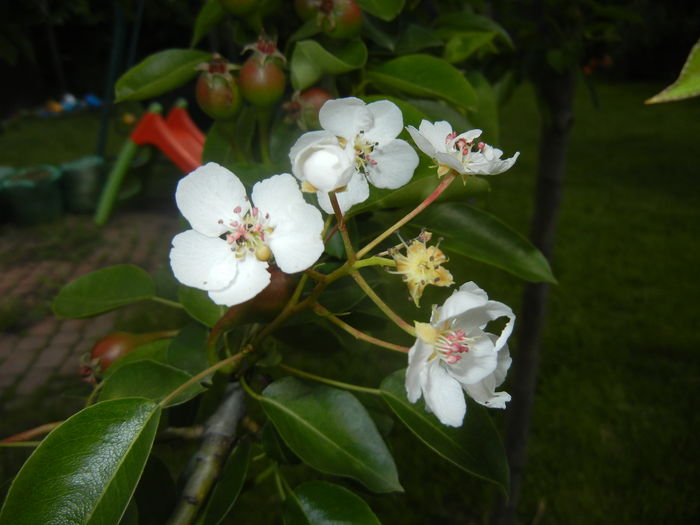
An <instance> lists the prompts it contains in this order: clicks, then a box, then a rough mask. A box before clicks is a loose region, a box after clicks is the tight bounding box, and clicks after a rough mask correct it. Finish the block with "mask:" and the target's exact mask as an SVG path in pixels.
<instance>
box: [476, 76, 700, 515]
mask: <svg viewBox="0 0 700 525" xmlns="http://www.w3.org/2000/svg"><path fill="white" fill-rule="evenodd" d="M658 87H659V86H652V85H616V86H607V85H603V86H600V100H601V107H600V108H597V109H596V108H594V107H592V104H591V102H590V100H589V99H588V98H587V97H586V94H585V92H584V91H583V90H581V91H580V93H579V97H578V99H577V111H576V119H577V120H576V124H575V127H574V130H573V133H572V138H571V148H570V153H569V169H568V173H567V181H566V189H565V192H564V198H563V207H562V213H561V218H560V222H559V227H558V235H557V244H556V253H555V256H554V261H553V266H554V270H555V273H556V275H557V278H558V280H559V286H557V287H554V288H553V289H552V294H551V305H550V317H549V323H548V327H547V330H546V332H545V335H544V342H543V349H542V350H543V356H542V362H541V370H540V381H539V386H538V391H537V399H536V405H535V417H534V421H533V435H532V440H531V444H530V449H529V468H528V471H527V474H526V477H525V480H524V483H525V489H524V495H523V502H522V505H521V509H520V511H521V517H522V519H523V521H524V522H529V521H531V520H532V519H533V517H534V516H536V515H538V513H539V518H540V520H541V521H540V523H572V524H573V523H581V524H583V523H659V522H662V523H677V522H683V521H686V520H691V519H692V518H696V519H697V517H698V515H699V513H700V504H699V502H698V499H697V490H698V485H699V483H698V480H700V464H699V462H698V459H700V458H699V457H698V452H697V447H696V446H694V445H693V443H694V433H693V430H694V429H697V428H698V423H700V418H699V417H698V408H699V407H698V401H697V395H693V393H692V392H693V391H697V390H696V389H697V387H698V382H699V381H700V358H699V356H698V352H697V348H698V344H699V343H700V335H699V334H698V331H697V330H695V329H694V323H695V322H696V321H695V319H696V317H697V313H698V307H697V306H695V305H694V298H697V297H698V295H699V294H700V281H699V280H698V276H697V266H698V255H699V248H698V244H697V231H698V227H699V226H700V213H699V211H698V198H697V196H698V187H699V185H698V181H697V178H696V177H697V162H696V160H695V158H694V155H693V153H692V152H693V151H694V149H695V147H696V144H697V140H698V137H700V120H699V119H698V116H699V115H700V103H699V101H697V100H691V101H687V102H682V103H676V104H667V105H659V106H652V107H648V106H643V105H642V101H643V100H644V99H645V98H647V97H648V96H649V94H651V93H654V92H655V90H656V89H657V88H658ZM530 96H531V94H530V93H529V91H527V90H525V91H523V90H521V91H520V92H519V93H518V95H517V98H516V99H515V100H514V101H512V103H511V104H510V106H509V107H508V109H507V111H506V114H505V116H504V121H505V122H504V126H503V130H504V132H503V134H504V146H505V148H504V149H505V150H506V151H510V150H512V149H516V148H522V149H524V150H525V151H524V153H523V155H522V157H521V161H522V162H520V161H519V166H518V169H517V170H516V171H514V172H513V173H511V174H509V175H508V176H504V177H502V178H499V179H498V181H497V182H495V183H494V191H493V193H492V195H491V197H490V198H489V201H488V203H487V206H488V208H489V209H490V210H491V211H493V212H495V213H497V214H498V215H499V216H501V217H504V218H506V219H507V220H508V222H509V223H511V224H513V225H515V226H516V227H519V229H521V230H522V231H523V232H526V231H527V226H526V225H527V220H528V217H529V214H530V209H529V206H528V204H529V203H528V202H523V199H522V197H520V196H521V195H530V194H531V193H532V185H533V177H532V173H533V169H534V166H535V165H534V158H533V157H532V155H533V154H532V153H531V152H532V151H533V150H532V149H531V146H532V145H533V140H532V133H533V130H534V129H536V124H535V122H536V119H535V118H534V115H533V113H532V111H533V110H532V106H531V104H530V103H529V100H530ZM522 138H525V143H524V145H523V142H522V140H521V139H522ZM484 284H486V283H484ZM492 284H493V289H494V291H495V290H497V289H498V287H499V279H498V277H494V278H493V282H492ZM487 289H489V288H487ZM504 294H507V295H508V297H509V298H511V299H510V300H512V301H515V303H514V304H516V305H517V300H518V299H517V297H516V296H514V295H513V294H512V293H511V292H510V291H508V290H504ZM514 359H517V349H516V352H514ZM538 509H539V510H538Z"/></svg>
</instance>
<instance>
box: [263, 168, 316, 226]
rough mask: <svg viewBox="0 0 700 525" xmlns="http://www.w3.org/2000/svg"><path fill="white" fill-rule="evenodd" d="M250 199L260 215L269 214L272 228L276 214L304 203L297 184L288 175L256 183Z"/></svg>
mask: <svg viewBox="0 0 700 525" xmlns="http://www.w3.org/2000/svg"><path fill="white" fill-rule="evenodd" d="M250 198H251V200H252V201H253V205H254V206H255V207H256V208H258V210H260V213H262V214H263V215H265V214H266V213H269V214H270V218H271V220H270V223H271V224H272V225H273V226H274V225H275V222H274V219H275V217H276V216H277V213H276V212H284V210H285V209H286V208H288V207H290V206H293V205H296V204H301V203H303V202H304V197H303V196H302V194H301V190H300V189H299V184H298V183H297V181H296V179H295V178H294V177H292V176H291V175H290V174H289V173H282V174H281V175H274V176H272V177H270V178H268V179H265V180H261V181H260V182H256V183H255V186H253V192H252V193H251V195H250Z"/></svg>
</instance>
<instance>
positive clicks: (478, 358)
mask: <svg viewBox="0 0 700 525" xmlns="http://www.w3.org/2000/svg"><path fill="white" fill-rule="evenodd" d="M482 334H483V333H482ZM469 335H470V336H472V334H469ZM461 357H462V358H461V359H460V360H459V361H457V362H456V363H455V364H453V365H450V366H449V373H450V375H451V376H452V377H454V378H455V379H456V380H458V381H459V382H460V383H462V384H467V385H470V384H474V383H477V382H479V381H481V380H482V379H483V378H485V377H486V376H488V375H490V374H492V373H493V371H494V370H496V366H497V364H498V354H497V353H496V352H495V351H494V349H493V343H492V342H491V340H490V339H489V338H488V336H487V335H486V334H483V335H481V336H480V337H479V336H477V337H476V341H473V342H472V343H471V344H469V351H468V352H465V353H463V354H461Z"/></svg>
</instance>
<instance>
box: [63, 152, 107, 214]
mask: <svg viewBox="0 0 700 525" xmlns="http://www.w3.org/2000/svg"><path fill="white" fill-rule="evenodd" d="M103 168H104V159H103V158H102V157H98V156H91V157H83V158H82V159H78V160H76V161H73V162H69V163H67V164H63V165H62V166H61V170H62V172H63V173H62V174H61V190H62V192H63V204H64V206H65V208H66V210H68V211H70V212H74V213H92V212H93V211H95V208H97V201H98V199H99V198H100V192H101V191H102V185H103V184H104V169H103Z"/></svg>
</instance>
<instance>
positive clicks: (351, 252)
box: [328, 191, 357, 264]
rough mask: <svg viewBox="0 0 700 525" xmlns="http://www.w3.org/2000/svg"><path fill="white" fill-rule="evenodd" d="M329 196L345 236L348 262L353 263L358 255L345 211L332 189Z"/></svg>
mask: <svg viewBox="0 0 700 525" xmlns="http://www.w3.org/2000/svg"><path fill="white" fill-rule="evenodd" d="M328 198H329V199H330V201H331V206H333V211H334V212H335V217H336V223H337V226H338V231H339V232H340V236H341V237H342V238H343V245H344V246H345V254H346V255H347V256H348V262H349V263H350V264H352V263H354V262H355V261H356V260H357V257H355V250H353V248H352V243H351V242H350V236H349V235H348V229H347V228H346V227H345V217H344V216H343V211H342V210H341V209H340V204H338V197H336V195H335V192H334V191H331V192H329V193H328Z"/></svg>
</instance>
